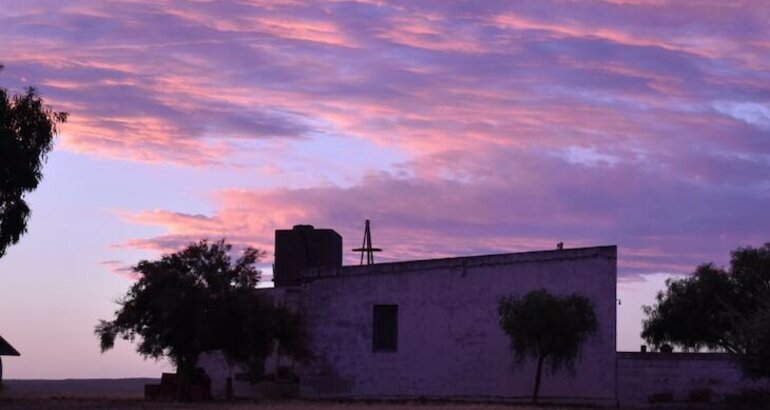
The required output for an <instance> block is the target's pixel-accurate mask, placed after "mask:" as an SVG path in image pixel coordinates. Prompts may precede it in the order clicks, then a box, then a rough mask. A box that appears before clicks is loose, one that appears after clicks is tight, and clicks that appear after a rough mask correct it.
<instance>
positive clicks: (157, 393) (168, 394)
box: [144, 367, 211, 401]
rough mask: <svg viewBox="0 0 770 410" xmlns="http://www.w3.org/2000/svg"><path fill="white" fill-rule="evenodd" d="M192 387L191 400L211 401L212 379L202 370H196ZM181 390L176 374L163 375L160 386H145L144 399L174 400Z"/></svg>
mask: <svg viewBox="0 0 770 410" xmlns="http://www.w3.org/2000/svg"><path fill="white" fill-rule="evenodd" d="M191 383H192V385H191V386H190V400H192V401H204V400H211V379H210V378H209V376H207V375H206V372H205V371H204V370H203V369H202V368H200V367H199V368H197V369H195V374H194V375H193V378H192V382H191ZM178 389H179V377H178V376H177V374H176V373H163V374H162V375H161V377H160V384H146V385H144V398H145V399H147V400H174V399H175V398H176V397H177V391H178Z"/></svg>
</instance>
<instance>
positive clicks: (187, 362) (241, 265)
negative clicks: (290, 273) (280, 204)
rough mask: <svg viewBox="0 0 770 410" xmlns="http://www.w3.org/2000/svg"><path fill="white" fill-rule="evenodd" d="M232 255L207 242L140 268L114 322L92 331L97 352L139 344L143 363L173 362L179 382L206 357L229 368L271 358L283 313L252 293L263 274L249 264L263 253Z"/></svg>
mask: <svg viewBox="0 0 770 410" xmlns="http://www.w3.org/2000/svg"><path fill="white" fill-rule="evenodd" d="M231 250H232V248H231V246H230V245H228V244H226V243H225V242H224V240H221V241H218V242H213V243H209V242H208V241H205V240H204V241H200V242H198V243H195V244H192V245H190V246H188V247H187V248H185V249H184V250H182V251H179V252H177V253H173V254H170V255H165V256H163V257H162V258H161V259H160V260H158V261H152V262H150V261H142V262H139V264H138V265H136V267H134V270H135V271H136V272H137V273H138V274H139V275H140V278H139V280H138V281H137V282H136V283H134V284H133V285H132V286H131V288H130V289H129V291H128V293H127V294H126V296H125V297H123V299H121V300H120V301H119V304H120V309H119V310H118V311H117V312H115V318H114V319H113V320H112V321H109V322H108V321H104V320H102V321H100V323H99V324H98V325H97V326H96V330H95V333H96V334H97V336H98V337H99V340H100V344H101V349H102V351H106V350H109V349H111V348H112V347H113V346H114V343H115V339H116V338H118V337H120V338H123V339H126V340H129V341H134V340H135V339H137V338H139V339H140V340H139V343H138V347H137V351H138V352H139V353H140V354H141V355H142V356H145V357H151V358H155V359H158V358H161V357H168V358H170V359H171V361H172V362H173V363H174V364H175V365H176V366H177V371H178V373H180V376H182V378H184V377H189V376H190V375H191V374H192V372H193V371H194V369H195V365H196V363H197V360H198V357H199V355H200V354H201V353H203V352H206V351H213V350H219V351H222V352H223V353H224V354H225V357H227V358H228V360H233V361H249V360H253V359H254V358H264V357H265V356H267V355H268V354H270V352H271V351H272V349H273V346H274V340H275V339H276V337H277V335H278V333H279V326H278V324H279V320H280V318H281V317H282V316H284V315H288V313H285V312H283V310H284V309H283V308H276V307H274V306H273V305H272V304H271V303H270V302H269V301H267V300H263V299H262V298H261V297H260V296H259V295H258V293H257V291H256V289H255V286H256V285H257V282H258V281H259V276H260V271H259V270H258V269H256V268H255V266H254V265H255V263H256V262H257V261H258V260H259V258H261V257H262V256H263V253H262V252H260V251H258V250H256V249H253V248H246V249H245V250H244V251H243V255H242V256H240V257H239V258H238V259H237V260H235V261H233V260H232V259H231V257H230V252H231ZM295 332H298V331H296V330H295ZM180 384H182V383H180ZM185 394H186V392H180V398H182V399H184V398H185Z"/></svg>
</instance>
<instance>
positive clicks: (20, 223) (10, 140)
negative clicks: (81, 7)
mask: <svg viewBox="0 0 770 410" xmlns="http://www.w3.org/2000/svg"><path fill="white" fill-rule="evenodd" d="M2 68H3V66H2V65H0V70H2ZM66 120H67V114H66V113H64V112H55V111H52V110H51V108H49V107H48V106H46V105H45V104H44V102H43V99H42V98H41V97H40V95H39V94H38V91H37V90H36V89H35V88H33V87H30V88H27V89H26V91H25V93H24V94H20V95H9V93H8V90H6V89H3V88H0V257H2V256H3V255H4V254H5V251H6V249H7V248H8V247H9V246H10V245H13V244H15V243H17V242H18V241H19V239H20V238H21V236H22V235H23V234H24V233H25V232H26V231H27V221H28V220H29V216H30V213H31V211H30V208H29V206H28V205H27V203H26V201H25V200H24V196H25V194H26V193H28V192H31V191H33V190H34V189H35V188H37V186H38V184H39V183H40V181H41V179H42V178H43V172H42V169H43V164H44V163H45V160H46V156H47V154H48V153H49V152H50V151H51V149H52V148H53V139H54V135H56V133H57V132H58V129H57V125H59V124H61V123H64V122H65V121H66Z"/></svg>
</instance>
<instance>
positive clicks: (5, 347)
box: [0, 336, 21, 382]
mask: <svg viewBox="0 0 770 410" xmlns="http://www.w3.org/2000/svg"><path fill="white" fill-rule="evenodd" d="M2 356H21V354H19V351H18V350H16V349H14V348H13V346H11V344H10V343H8V342H6V341H5V339H3V337H2V336H0V382H2V381H3V358H2Z"/></svg>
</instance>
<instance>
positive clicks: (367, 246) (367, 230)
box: [353, 219, 382, 265]
mask: <svg viewBox="0 0 770 410" xmlns="http://www.w3.org/2000/svg"><path fill="white" fill-rule="evenodd" d="M353 252H361V265H363V264H364V254H366V264H367V265H374V253H375V252H382V249H380V248H375V247H373V246H372V229H371V227H370V223H369V220H368V219H367V220H366V224H365V225H364V241H363V243H362V244H361V247H360V248H357V249H353Z"/></svg>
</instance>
